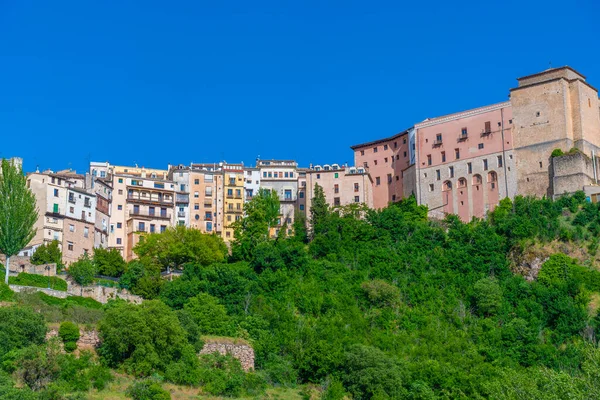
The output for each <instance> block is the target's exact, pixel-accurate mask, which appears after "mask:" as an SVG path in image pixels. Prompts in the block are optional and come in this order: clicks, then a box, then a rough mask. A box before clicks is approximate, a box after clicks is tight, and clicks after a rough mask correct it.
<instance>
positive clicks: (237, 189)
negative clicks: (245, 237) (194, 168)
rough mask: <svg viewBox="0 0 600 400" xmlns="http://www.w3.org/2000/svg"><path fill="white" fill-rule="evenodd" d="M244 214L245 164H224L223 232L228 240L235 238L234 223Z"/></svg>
mask: <svg viewBox="0 0 600 400" xmlns="http://www.w3.org/2000/svg"><path fill="white" fill-rule="evenodd" d="M243 215H244V165H243V164H223V232H222V237H223V239H224V240H225V241H226V242H229V241H232V240H233V232H234V229H233V224H234V223H235V222H236V221H239V220H240V219H241V218H242V216H243Z"/></svg>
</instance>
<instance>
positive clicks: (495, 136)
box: [405, 102, 515, 221]
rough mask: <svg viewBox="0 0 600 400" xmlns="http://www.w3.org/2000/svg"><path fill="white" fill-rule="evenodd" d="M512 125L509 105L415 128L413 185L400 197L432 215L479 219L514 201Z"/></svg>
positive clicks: (498, 105)
mask: <svg viewBox="0 0 600 400" xmlns="http://www.w3.org/2000/svg"><path fill="white" fill-rule="evenodd" d="M512 125H513V124H512V110H511V105H510V102H505V103H499V104H494V105H491V106H487V107H481V108H476V109H473V110H468V111H464V112H460V113H456V114H451V115H446V116H442V117H437V118H432V119H428V120H425V121H423V122H421V123H419V124H417V125H415V131H416V134H415V137H416V160H415V167H414V169H413V174H414V177H415V181H414V184H412V185H410V186H413V187H412V188H410V191H409V190H408V189H409V188H408V186H409V185H406V186H407V187H405V195H409V194H410V193H415V195H416V197H417V200H418V202H419V204H427V205H428V207H429V211H430V213H431V214H433V215H435V214H437V215H438V216H443V215H444V214H457V215H458V216H459V217H460V218H461V219H462V220H463V221H468V220H470V219H471V218H472V217H484V216H485V214H486V212H487V211H491V210H493V209H494V207H495V206H496V205H497V204H498V202H499V200H500V199H502V198H504V197H513V196H514V195H515V175H514V171H513V169H514V160H513V141H512ZM511 172H512V173H511Z"/></svg>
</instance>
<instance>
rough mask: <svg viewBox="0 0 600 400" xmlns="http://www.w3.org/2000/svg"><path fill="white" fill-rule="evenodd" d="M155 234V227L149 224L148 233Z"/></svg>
mask: <svg viewBox="0 0 600 400" xmlns="http://www.w3.org/2000/svg"><path fill="white" fill-rule="evenodd" d="M154 232H156V225H154V224H150V233H154Z"/></svg>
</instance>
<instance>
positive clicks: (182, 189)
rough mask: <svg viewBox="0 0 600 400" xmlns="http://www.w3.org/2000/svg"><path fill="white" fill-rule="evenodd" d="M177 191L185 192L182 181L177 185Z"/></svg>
mask: <svg viewBox="0 0 600 400" xmlns="http://www.w3.org/2000/svg"><path fill="white" fill-rule="evenodd" d="M179 191H180V192H185V185H184V184H183V183H182V184H181V185H179Z"/></svg>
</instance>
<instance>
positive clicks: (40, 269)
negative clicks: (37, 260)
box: [0, 254, 56, 276]
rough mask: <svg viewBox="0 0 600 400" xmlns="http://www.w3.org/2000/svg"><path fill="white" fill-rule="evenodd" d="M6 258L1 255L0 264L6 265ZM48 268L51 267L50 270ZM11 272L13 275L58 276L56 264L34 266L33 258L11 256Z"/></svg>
mask: <svg viewBox="0 0 600 400" xmlns="http://www.w3.org/2000/svg"><path fill="white" fill-rule="evenodd" d="M5 262H6V257H5V256H4V254H0V263H2V265H4V263H5ZM46 266H49V267H50V270H47V269H46ZM10 272H11V274H18V273H21V272H26V273H28V274H36V275H44V276H56V264H54V263H51V264H42V265H33V264H32V263H31V258H30V257H26V256H11V257H10Z"/></svg>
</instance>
